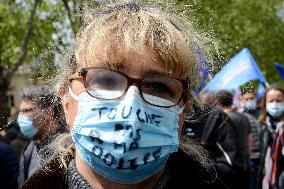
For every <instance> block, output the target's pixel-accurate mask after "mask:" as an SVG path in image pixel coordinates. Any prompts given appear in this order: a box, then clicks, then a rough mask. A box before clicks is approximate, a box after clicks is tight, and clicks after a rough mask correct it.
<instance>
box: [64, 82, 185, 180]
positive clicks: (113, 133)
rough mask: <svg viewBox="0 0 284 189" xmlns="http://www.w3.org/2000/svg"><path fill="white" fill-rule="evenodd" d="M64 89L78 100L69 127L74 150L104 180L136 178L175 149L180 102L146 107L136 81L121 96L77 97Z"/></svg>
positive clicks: (162, 162)
mask: <svg viewBox="0 0 284 189" xmlns="http://www.w3.org/2000/svg"><path fill="white" fill-rule="evenodd" d="M69 91H70V94H71V96H72V97H73V98H74V99H76V100H78V114H77V117H76V119H75V121H74V126H73V128H72V130H71V134H72V138H73V140H74V142H75V145H76V149H77V151H78V152H79V154H80V156H81V158H82V159H83V160H84V161H85V162H86V163H87V164H88V165H89V166H90V167H91V168H92V169H93V170H94V171H96V172H97V173H99V174H100V175H102V176H103V177H105V178H106V179H109V180H111V181H114V182H118V183H121V184H134V183H138V182H141V181H142V180H145V179H147V178H149V177H151V176H152V175H153V174H155V173H157V172H158V171H159V170H160V169H161V168H162V167H163V166H164V165H165V164H166V162H167V160H168V158H169V155H170V154H171V153H173V152H176V151H177V150H178V146H179V142H178V127H179V125H178V122H179V121H178V120H179V114H180V113H181V112H182V109H181V108H180V107H179V106H175V107H172V108H159V107H155V106H151V105H149V104H147V103H145V102H144V101H143V100H142V99H141V98H140V95H139V91H138V89H137V87H135V86H131V87H130V88H129V90H128V91H127V93H126V96H125V97H124V98H123V99H121V100H117V99H116V100H97V99H94V98H92V97H91V96H90V95H88V94H87V93H86V92H83V93H81V94H80V95H79V97H78V96H75V95H74V94H73V93H72V91H71V90H69ZM149 98H153V99H155V100H157V101H160V102H162V103H165V104H167V103H169V102H167V100H165V99H161V98H159V97H155V96H150V95H149Z"/></svg>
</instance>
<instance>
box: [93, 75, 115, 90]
mask: <svg viewBox="0 0 284 189" xmlns="http://www.w3.org/2000/svg"><path fill="white" fill-rule="evenodd" d="M93 84H94V85H96V86H97V87H101V88H105V89H112V88H115V86H117V81H116V80H115V79H113V78H111V77H101V78H96V79H95V80H94V81H93Z"/></svg>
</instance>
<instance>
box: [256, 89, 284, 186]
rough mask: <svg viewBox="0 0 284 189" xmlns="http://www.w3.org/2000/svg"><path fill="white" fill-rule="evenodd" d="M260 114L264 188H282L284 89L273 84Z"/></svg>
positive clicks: (283, 168) (267, 92)
mask: <svg viewBox="0 0 284 189" xmlns="http://www.w3.org/2000/svg"><path fill="white" fill-rule="evenodd" d="M263 107H264V108H265V109H264V111H263V113H262V114H261V116H260V121H261V123H262V127H261V135H260V138H261V140H262V141H261V162H260V163H261V165H262V166H263V167H262V169H263V170H264V171H265V175H264V178H263V183H262V184H263V188H276V189H278V188H280V185H279V183H282V182H281V181H279V177H280V175H281V173H282V172H283V170H284V156H283V155H284V154H283V144H284V143H283V127H284V89H283V87H280V86H272V87H270V88H268V89H267V90H266V92H265V96H264V101H263Z"/></svg>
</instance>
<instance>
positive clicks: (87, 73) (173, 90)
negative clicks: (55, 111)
mask: <svg viewBox="0 0 284 189" xmlns="http://www.w3.org/2000/svg"><path fill="white" fill-rule="evenodd" d="M78 77H82V78H83V81H84V86H85V89H86V92H87V93H88V94H89V95H90V96H92V97H94V98H96V99H104V100H112V99H118V98H120V97H122V96H123V95H124V94H125V92H126V91H127V90H128V89H129V87H130V86H132V85H135V86H137V87H138V89H139V93H140V95H141V97H142V98H143V100H144V101H145V102H147V103H148V104H151V105H154V106H158V107H172V106H175V105H177V104H179V102H180V101H181V99H182V98H185V97H186V91H187V90H188V89H189V82H188V81H187V80H180V79H176V78H173V77H167V76H155V77H145V78H141V79H139V78H132V77H129V76H127V75H125V74H123V73H121V72H118V71H116V70H113V69H108V68H97V67H89V68H82V69H81V70H80V71H79V72H78V73H75V74H74V75H72V76H71V78H70V79H69V81H70V82H71V81H72V80H74V79H76V78H78ZM153 96H155V97H159V98H162V99H165V100H166V101H165V100H164V101H163V100H159V101H157V100H156V98H153Z"/></svg>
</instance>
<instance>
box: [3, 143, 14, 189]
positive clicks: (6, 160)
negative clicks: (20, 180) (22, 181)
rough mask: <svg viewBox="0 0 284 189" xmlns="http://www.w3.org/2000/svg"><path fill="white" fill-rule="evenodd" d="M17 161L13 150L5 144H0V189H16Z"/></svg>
mask: <svg viewBox="0 0 284 189" xmlns="http://www.w3.org/2000/svg"><path fill="white" fill-rule="evenodd" d="M18 166H19V164H18V159H17V156H16V154H15V152H14V151H13V149H12V148H11V147H10V146H9V145H8V144H5V143H2V142H1V143H0V183H1V185H0V188H1V189H16V188H18V184H17V180H16V179H17V175H18Z"/></svg>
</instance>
